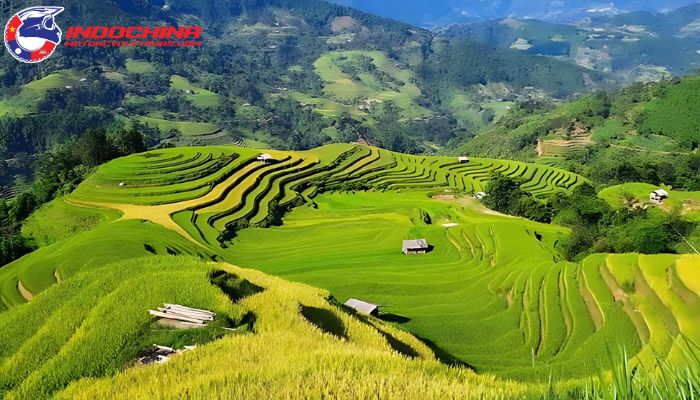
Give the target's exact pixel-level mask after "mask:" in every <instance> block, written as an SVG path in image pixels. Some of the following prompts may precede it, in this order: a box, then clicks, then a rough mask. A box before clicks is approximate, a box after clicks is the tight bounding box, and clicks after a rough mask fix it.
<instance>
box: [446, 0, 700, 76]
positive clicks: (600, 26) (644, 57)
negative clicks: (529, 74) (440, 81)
mask: <svg viewBox="0 0 700 400" xmlns="http://www.w3.org/2000/svg"><path fill="white" fill-rule="evenodd" d="M698 19H700V6H699V5H698V4H692V5H689V6H686V7H683V8H680V9H677V10H673V11H670V10H666V11H665V12H664V13H655V12H649V11H635V12H627V13H620V14H615V15H601V16H594V17H592V18H587V19H581V20H575V21H574V22H566V23H561V22H560V23H553V22H545V21H538V20H534V19H515V18H506V19H498V20H494V21H485V22H478V23H473V24H463V25H451V26H447V27H445V28H443V29H440V32H441V34H443V35H445V36H447V37H449V38H454V37H461V38H465V39H470V40H474V41H477V42H480V43H484V44H487V45H491V46H496V47H499V48H510V49H514V50H517V51H518V52H520V53H522V54H533V55H543V56H548V57H551V58H556V59H559V60H567V61H569V62H570V63H572V64H575V65H579V66H582V67H585V68H589V69H591V70H595V71H599V72H605V73H608V74H611V76H612V77H614V79H615V80H616V81H619V82H628V83H629V82H633V81H636V80H644V81H651V80H658V79H660V78H662V77H670V76H672V75H673V76H677V75H688V74H691V73H693V72H694V71H695V70H696V69H697V68H698V67H700V54H698V53H697V50H698V43H697V39H698V32H699V31H698V24H697V21H698Z"/></svg>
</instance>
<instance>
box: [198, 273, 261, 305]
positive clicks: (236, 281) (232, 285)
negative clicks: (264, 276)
mask: <svg viewBox="0 0 700 400" xmlns="http://www.w3.org/2000/svg"><path fill="white" fill-rule="evenodd" d="M209 279H210V282H211V283H212V285H215V286H216V287H218V288H219V289H221V291H222V292H224V294H226V296H228V298H229V299H231V301H232V302H234V303H237V302H239V301H241V300H243V299H244V298H246V297H248V296H252V295H255V294H258V293H261V292H262V291H263V290H265V289H263V288H261V287H260V286H258V285H256V284H254V283H251V282H249V281H247V280H245V279H243V278H240V277H238V276H236V275H234V274H231V273H229V272H226V271H221V270H219V271H213V272H212V273H211V275H210V278H209Z"/></svg>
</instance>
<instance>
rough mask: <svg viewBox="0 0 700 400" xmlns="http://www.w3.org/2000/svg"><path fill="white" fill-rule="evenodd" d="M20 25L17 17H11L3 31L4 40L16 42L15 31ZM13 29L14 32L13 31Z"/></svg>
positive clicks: (20, 22) (20, 21)
mask: <svg viewBox="0 0 700 400" xmlns="http://www.w3.org/2000/svg"><path fill="white" fill-rule="evenodd" d="M21 25H22V20H21V19H19V17H18V16H16V15H15V16H14V17H12V19H11V20H10V22H8V23H7V28H6V29H5V40H17V29H19V27H20V26H21ZM12 28H14V32H13V29H12Z"/></svg>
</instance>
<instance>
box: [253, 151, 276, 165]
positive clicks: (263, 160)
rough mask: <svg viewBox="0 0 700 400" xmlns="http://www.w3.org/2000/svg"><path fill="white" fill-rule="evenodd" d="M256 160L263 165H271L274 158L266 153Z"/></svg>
mask: <svg viewBox="0 0 700 400" xmlns="http://www.w3.org/2000/svg"><path fill="white" fill-rule="evenodd" d="M257 160H258V161H260V162H261V163H263V164H272V163H273V162H275V158H274V157H272V156H271V155H269V154H267V153H265V154H261V155H259V156H258V158H257Z"/></svg>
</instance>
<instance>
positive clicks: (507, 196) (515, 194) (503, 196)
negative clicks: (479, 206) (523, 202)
mask: <svg viewBox="0 0 700 400" xmlns="http://www.w3.org/2000/svg"><path fill="white" fill-rule="evenodd" d="M486 192H487V193H488V196H486V197H485V198H484V205H485V206H486V207H489V208H491V209H493V210H496V211H498V212H502V213H505V214H510V215H514V214H515V212H516V211H517V210H516V209H517V205H518V203H519V202H520V197H521V196H522V190H521V189H520V184H519V183H518V182H516V181H515V180H514V179H511V178H509V177H507V176H505V175H503V174H500V173H496V174H493V175H491V180H490V181H489V184H488V186H487V187H486Z"/></svg>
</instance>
